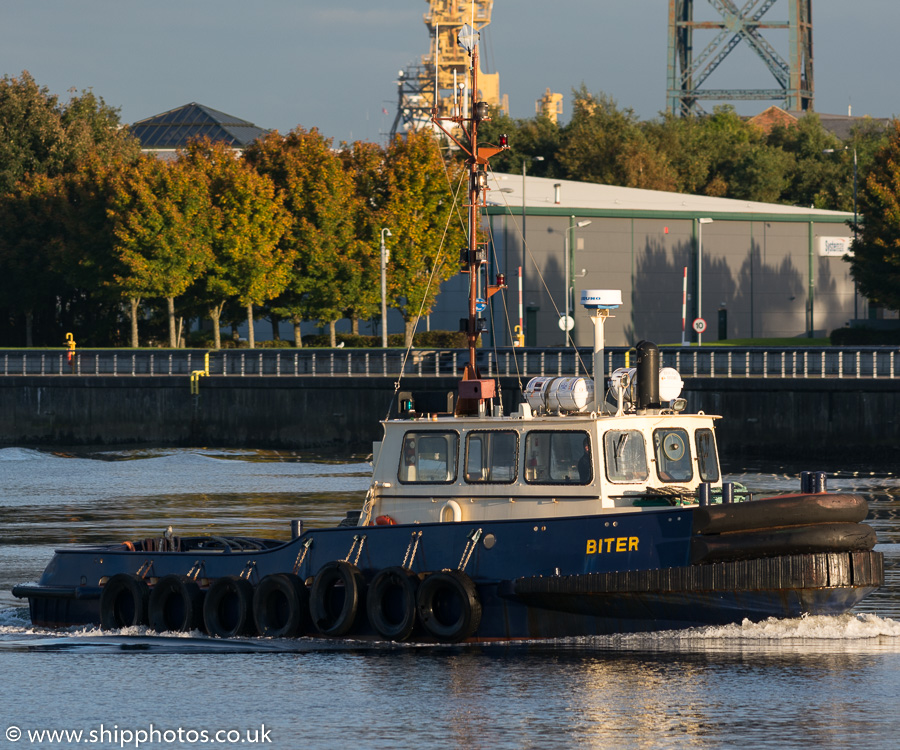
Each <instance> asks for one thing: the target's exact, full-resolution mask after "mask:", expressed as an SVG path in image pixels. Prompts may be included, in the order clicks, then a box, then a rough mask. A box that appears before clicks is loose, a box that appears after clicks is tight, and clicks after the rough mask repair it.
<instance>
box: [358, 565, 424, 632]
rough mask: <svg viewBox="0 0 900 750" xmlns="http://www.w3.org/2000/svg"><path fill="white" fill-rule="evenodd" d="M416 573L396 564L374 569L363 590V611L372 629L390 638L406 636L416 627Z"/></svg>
mask: <svg viewBox="0 0 900 750" xmlns="http://www.w3.org/2000/svg"><path fill="white" fill-rule="evenodd" d="M418 588H419V577H418V576H417V575H416V574H415V573H413V572H412V571H411V570H409V568H403V567H400V566H396V567H391V568H385V569H384V570H381V571H379V572H378V574H377V575H376V576H375V578H373V579H372V582H371V583H370V584H369V589H368V593H367V594H366V613H367V614H368V617H369V624H370V625H371V626H372V628H373V629H374V630H375V632H376V633H378V634H379V635H381V636H382V637H384V638H388V639H390V640H392V641H405V640H407V639H408V638H409V637H410V636H411V635H412V634H413V631H414V630H415V628H416V593H417V591H418Z"/></svg>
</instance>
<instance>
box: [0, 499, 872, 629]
mask: <svg viewBox="0 0 900 750" xmlns="http://www.w3.org/2000/svg"><path fill="white" fill-rule="evenodd" d="M754 506H755V507H754ZM801 507H805V508H806V512H804V513H800V508H801ZM823 508H824V509H823ZM747 511H749V513H748V512H747ZM776 511H778V512H776ZM742 512H743V516H745V517H744V518H735V515H738V516H740V515H741V514H742ZM861 513H862V514H863V515H864V513H865V502H864V501H862V499H861V498H859V497H858V496H855V495H834V494H822V495H796V496H791V497H789V498H772V499H766V500H757V501H753V502H750V503H741V504H735V505H734V506H731V507H729V506H725V505H721V506H710V507H707V508H699V507H693V508H690V507H687V508H686V507H672V508H662V509H659V510H656V511H654V512H647V511H646V510H645V511H643V512H640V513H634V512H623V513H607V514H603V515H594V516H580V517H571V518H554V519H538V520H527V521H524V520H515V521H502V520H498V521H490V522H484V523H480V524H477V525H476V524H472V523H437V524H417V525H393V526H391V525H386V526H365V527H362V526H360V527H357V526H344V527H337V528H332V529H315V530H309V531H307V532H305V533H304V534H302V535H301V536H299V537H297V538H296V539H293V540H291V541H289V542H285V543H278V542H266V543H265V545H270V546H265V545H260V546H261V548H260V549H256V550H253V551H249V552H248V551H246V550H244V551H232V552H229V551H222V550H215V551H209V550H199V549H188V550H186V551H145V550H144V549H140V548H137V549H134V550H131V549H128V546H129V545H112V546H108V547H89V548H85V547H75V548H68V549H60V550H57V552H56V553H55V555H54V557H53V559H52V560H51V562H50V564H49V565H48V566H47V569H46V571H45V572H44V575H43V576H42V578H41V580H40V581H39V582H38V583H37V584H23V585H20V586H17V587H16V588H15V590H14V593H15V594H16V595H17V596H20V597H27V598H28V600H29V604H30V611H31V618H32V622H33V623H34V625H36V626H42V627H71V626H80V625H86V626H90V625H100V624H101V623H102V622H104V615H105V619H106V621H107V622H109V618H110V617H113V618H114V617H115V613H110V612H107V613H103V612H102V611H101V608H102V603H101V595H102V593H103V588H104V586H107V585H109V581H110V580H111V579H113V577H115V576H117V575H125V576H129V577H133V578H135V579H137V580H139V581H143V582H146V589H147V591H148V592H149V591H152V590H153V588H154V587H156V586H158V585H159V582H160V581H163V580H170V579H180V580H186V581H188V582H191V583H193V585H194V586H196V589H197V591H196V596H197V597H198V598H197V599H196V601H194V602H193V604H192V606H193V607H195V609H196V610H197V612H196V613H195V615H194V616H193V619H192V620H189V621H185V620H184V619H183V618H182V619H181V620H179V619H178V617H179V616H181V615H182V614H183V613H182V612H181V609H183V607H184V606H185V605H184V604H182V603H181V602H180V601H176V605H173V604H172V603H171V601H169V602H168V603H167V604H165V605H160V606H164V607H167V608H169V609H172V608H173V606H174V609H175V614H174V615H172V617H174V618H175V619H174V620H164V622H170V623H177V624H178V625H179V626H183V627H175V628H174V629H194V628H199V629H201V630H203V629H206V630H210V628H209V627H206V626H207V625H208V624H209V623H208V622H204V618H203V611H204V609H206V610H210V607H206V608H204V607H203V599H204V598H205V597H209V596H210V591H211V590H212V586H213V584H215V583H216V581H219V580H223V581H224V580H229V579H239V580H240V581H245V582H246V584H241V585H242V586H243V585H246V586H247V587H248V591H249V593H247V592H244V593H243V594H242V595H241V596H238V595H237V594H236V593H235V594H234V595H233V596H231V597H230V598H228V597H227V596H226V597H224V599H225V601H226V602H227V606H228V607H230V608H232V609H233V610H240V609H241V608H243V609H244V610H246V611H244V612H240V611H235V612H233V613H232V614H231V615H230V619H231V620H235V621H237V620H242V621H245V622H249V623H250V626H248V627H245V628H243V629H242V630H241V634H247V635H254V634H258V630H257V631H256V632H255V631H254V628H253V627H252V622H253V612H252V609H253V592H254V590H255V589H257V588H259V587H260V584H261V582H262V581H263V580H264V579H266V578H267V577H269V576H279V575H284V574H285V573H286V572H289V573H290V575H291V576H293V577H294V578H295V580H296V581H297V582H300V583H301V585H302V586H303V588H304V589H305V592H302V595H301V596H300V603H299V604H298V605H297V606H299V607H300V608H301V609H303V610H304V611H303V612H300V613H299V615H298V617H299V621H298V623H299V624H298V627H297V628H296V629H295V631H294V632H293V633H292V634H294V635H320V636H321V635H324V636H329V635H331V636H334V635H339V636H341V637H350V638H375V639H383V638H384V633H385V632H388V633H389V634H392V635H394V636H395V638H394V639H395V640H416V641H451V642H455V641H462V640H466V641H481V640H497V639H536V638H537V639H540V638H558V637H572V636H584V635H600V634H611V633H623V632H636V631H648V630H663V629H679V628H686V627H695V626H704V625H722V624H728V623H739V622H741V621H743V620H745V619H749V620H752V621H761V620H765V619H767V618H769V617H777V618H793V617H799V616H801V615H806V614H809V615H836V614H841V613H843V612H846V611H847V610H849V609H850V608H852V607H853V606H855V605H856V604H857V603H858V602H859V601H861V600H862V599H863V598H864V597H865V596H867V595H868V594H869V593H871V592H872V591H873V590H874V589H876V588H877V587H878V586H880V585H881V584H882V582H883V579H884V572H883V558H882V555H881V553H880V552H875V551H873V550H872V547H873V546H874V543H875V535H874V532H873V531H872V530H871V528H870V527H868V526H866V525H864V524H861V523H859V521H860V520H862V519H861V518H860V517H859V516H860V514H861ZM799 517H802V518H803V520H804V521H805V522H804V523H802V524H798V523H796V520H797V519H798V518H799ZM766 518H768V519H769V520H768V521H766V520H764V519H766ZM816 518H818V519H819V521H818V522H817V523H810V520H811V519H813V520H814V519H816ZM791 522H793V523H791ZM764 524H768V526H765V525H764ZM784 524H788V525H784ZM741 525H742V527H741ZM721 529H727V530H726V531H720V530H721ZM723 540H724V541H723ZM148 541H149V544H148V546H153V544H152V541H150V540H148ZM129 544H130V546H132V547H134V546H137V547H140V546H142V543H140V542H138V543H129ZM754 544H755V545H756V546H757V549H758V552H757V553H756V554H754V552H753V547H754ZM848 547H851V548H852V549H848ZM698 550H700V552H699V553H698ZM735 550H737V551H735ZM404 553H405V556H404ZM698 554H699V555H700V556H701V557H705V559H702V560H700V561H698V560H697V558H698ZM734 558H737V559H734ZM388 569H399V570H401V571H408V575H409V578H410V581H411V584H410V585H411V586H412V587H413V589H414V590H413V591H412V592H411V593H409V592H407V593H408V596H407V597H406V599H404V598H403V591H402V587H400V588H398V586H399V584H398V585H395V586H388V587H387V589H386V590H385V591H384V592H383V593H382V595H381V596H380V597H379V598H378V599H377V600H376V601H374V602H373V601H372V600H371V599H370V600H369V602H368V605H369V606H368V607H367V602H366V593H367V589H368V588H370V587H371V586H372V585H373V582H375V581H376V579H377V578H378V575H379V573H380V572H381V571H385V570H388ZM347 571H352V572H353V574H354V575H355V576H356V578H355V579H353V580H351V579H349V578H347V577H346V576H347V575H349V574H348V572H347ZM450 571H452V572H454V574H455V575H457V577H458V578H460V579H464V581H465V582H468V584H470V585H471V587H472V591H471V592H467V590H466V589H465V585H463V584H457V583H455V582H454V581H453V580H450V581H444V582H443V583H444V585H443V586H442V587H441V586H439V587H438V589H437V592H436V593H434V594H433V598H432V599H430V600H429V601H428V602H425V603H424V604H423V602H422V601H421V597H419V600H418V601H417V600H416V591H415V588H417V587H420V586H421V585H422V583H423V582H424V581H426V580H428V578H429V577H431V576H434V575H435V574H437V573H441V575H443V576H444V577H447V576H448V575H449V572H450ZM323 572H328V573H329V575H330V576H331V579H333V580H332V581H331V582H330V583H329V584H323V585H326V589H324V590H322V587H321V586H320V587H319V589H318V590H317V588H316V579H317V577H319V578H322V577H324V576H323V575H322V574H323ZM321 583H322V582H321V581H320V584H321ZM101 584H102V585H101ZM383 584H384V582H383V581H382V582H379V585H381V588H385V586H384V585H383ZM404 585H405V584H404ZM176 588H177V586H176ZM231 588H233V587H231ZM354 589H356V590H354ZM419 593H421V592H419ZM351 594H352V596H351ZM217 595H218V598H219V599H222V598H223V597H222V595H221V592H217ZM157 598H158V597H157ZM176 600H177V597H176ZM113 606H115V605H113V604H110V603H108V602H107V607H108V608H110V607H113ZM140 606H141V604H140V603H139V604H138V608H140ZM261 606H262V605H260V604H259V602H257V610H258V609H259V608H260V607H261ZM423 607H424V609H423ZM158 608H159V607H158ZM317 608H318V611H319V613H318V615H317V614H316V610H317ZM442 608H443V611H441V610H442ZM351 609H352V610H353V611H350V610H351ZM388 609H392V610H393V614H391V613H388V612H387V611H388ZM367 610H371V611H367ZM472 610H477V611H472ZM323 612H324V614H323ZM386 613H387V614H386ZM257 614H258V612H257ZM149 615H150V613H149V612H146V611H145V612H142V613H140V612H139V613H138V614H137V616H136V619H133V620H128V621H125V622H122V621H121V617H122V615H121V614H119V617H120V620H119V621H116V620H115V619H113V622H120V623H121V624H132V622H133V624H150V621H149V620H150V618H149ZM161 616H162V617H165V615H160V614H159V613H157V615H156V617H157V624H158V623H159V619H158V618H159V617H161ZM211 616H215V617H217V618H219V619H223V618H224V619H225V620H229V617H228V616H227V615H210V614H209V612H207V618H209V617H211ZM126 617H132V618H135V615H132V614H131V613H130V612H127V613H126ZM428 617H431V618H432V621H431V623H430V624H431V627H430V628H429V627H423V620H424V619H427V618H428ZM385 619H387V622H388V625H387V626H385V624H384V623H385ZM404 619H405V620H407V621H410V620H411V622H412V627H410V628H405V627H404V628H399V629H398V630H397V631H396V632H394V630H392V629H391V628H392V625H391V624H392V623H396V622H398V621H400V620H404ZM475 619H477V622H473V620H475ZM373 623H374V625H376V626H380V627H378V628H377V629H376V627H373ZM385 627H387V630H386V629H385ZM398 627H399V626H398ZM213 630H214V631H217V632H214V633H213V634H214V635H222V634H223V633H222V626H221V625H220V624H219V622H218V619H217V620H216V621H215V623H214V626H213ZM407 630H408V632H406V631H407ZM470 631H471V632H470ZM225 634H230V631H229V632H228V633H225ZM235 634H238V633H237V632H235Z"/></svg>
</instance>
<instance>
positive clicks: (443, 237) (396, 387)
mask: <svg viewBox="0 0 900 750" xmlns="http://www.w3.org/2000/svg"><path fill="white" fill-rule="evenodd" d="M448 177H449V175H448ZM466 177H467V175H466V174H465V173H463V174H462V175H461V177H460V180H459V185H457V188H456V193H455V194H454V195H453V205H454V206H456V205H458V201H459V191H460V190H461V189H462V186H463V182H464V180H465V179H466ZM452 220H453V212H452V211H451V212H450V214H449V215H448V216H447V223H446V224H445V225H444V233H443V234H442V235H441V244H440V245H439V246H438V254H437V257H436V258H435V260H434V263H433V264H432V266H431V273H430V274H429V276H428V284H427V285H426V286H425V294H423V295H422V304H421V305H419V312H418V313H417V314H416V322H415V326H414V327H413V339H414V338H415V329H416V328H418V326H419V321H420V320H421V319H422V311H423V310H424V309H425V300H426V299H428V291H429V290H430V289H431V284H432V282H433V281H434V275H435V274H436V273H437V269H438V268H440V266H441V261H442V258H443V255H444V241H445V240H446V239H447V232H449V231H450V222H451V221H452ZM412 348H413V341H412V339H411V340H410V342H409V344H408V345H407V347H406V351H405V352H404V354H403V359H402V360H401V362H400V374H399V375H398V376H397V381H396V382H395V383H394V393H393V395H392V396H391V400H390V402H389V403H388V411H387V415H386V416H385V420H387V419H389V418H390V416H391V409H392V408H393V406H394V399H396V398H397V394H398V393H399V392H400V381H401V380H403V373H404V372H405V371H406V363H407V361H408V360H409V354H410V352H411V351H412Z"/></svg>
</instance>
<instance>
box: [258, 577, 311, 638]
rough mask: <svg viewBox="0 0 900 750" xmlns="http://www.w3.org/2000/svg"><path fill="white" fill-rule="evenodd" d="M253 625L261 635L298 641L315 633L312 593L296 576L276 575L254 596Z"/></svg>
mask: <svg viewBox="0 0 900 750" xmlns="http://www.w3.org/2000/svg"><path fill="white" fill-rule="evenodd" d="M253 622H254V624H255V626H256V632H257V633H258V634H259V635H262V636H267V637H269V638H296V637H297V636H301V635H304V634H305V633H308V632H310V631H311V630H312V623H311V622H310V618H309V589H307V588H306V585H305V584H304V583H303V581H302V579H301V578H300V577H299V576H296V575H294V574H293V573H273V574H272V575H267V576H266V577H265V578H263V579H262V581H260V583H259V586H257V587H256V591H255V592H254V593H253Z"/></svg>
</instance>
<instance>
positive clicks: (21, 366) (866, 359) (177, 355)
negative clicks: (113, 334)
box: [0, 346, 900, 379]
mask: <svg viewBox="0 0 900 750" xmlns="http://www.w3.org/2000/svg"><path fill="white" fill-rule="evenodd" d="M660 354H661V358H662V365H663V366H664V367H674V368H675V369H677V370H678V371H679V372H680V373H681V376H682V377H683V378H691V377H696V378H708V377H716V378H888V379H895V378H898V377H900V349H897V348H892V347H879V346H872V347H857V348H847V347H796V348H788V347H773V348H767V347H721V346H715V347H662V348H661V349H660ZM207 357H208V359H207ZM467 359H468V353H467V352H466V350H463V349H414V350H413V351H411V352H410V354H409V357H407V358H405V352H403V351H402V350H398V349H389V350H381V349H327V350H323V349H310V350H288V349H256V350H219V351H211V352H210V351H207V350H203V349H179V350H171V351H169V350H159V351H151V350H143V351H134V352H116V351H112V350H108V349H105V350H91V349H79V350H78V351H77V352H74V353H71V352H69V351H68V350H51V351H48V350H43V351H34V350H22V349H18V350H5V351H3V350H0V375H3V376H9V375H47V376H60V375H63V376H65V375H82V376H90V375H107V376H108V375H114V376H122V377H129V376H138V375H142V376H178V375H184V376H190V375H191V373H193V372H196V371H198V369H199V368H203V369H204V370H205V371H206V372H208V373H209V375H210V376H211V377H215V376H222V375H228V376H237V377H254V376H276V377H299V376H306V375H316V376H320V377H321V376H335V377H341V376H343V377H346V376H354V377H396V376H399V375H401V368H402V374H403V375H404V376H407V377H410V376H411V377H434V376H454V375H455V374H458V373H460V372H461V371H462V368H463V367H464V365H465V363H466V361H467ZM404 360H405V361H404ZM592 360H593V356H592V352H591V350H590V349H587V348H582V349H579V350H578V351H577V353H576V352H575V351H574V350H572V349H537V348H502V349H497V350H488V349H479V350H478V366H479V369H480V371H481V373H482V376H483V377H494V376H510V377H515V376H517V375H519V376H521V377H522V378H530V377H535V376H539V375H540V376H547V375H549V376H571V375H590V374H591V372H592V364H593V362H592ZM207 362H208V367H204V365H206V363H207ZM633 362H634V353H633V351H630V350H629V349H626V348H624V347H607V349H606V350H605V352H604V367H605V370H606V373H607V375H608V374H609V373H611V372H612V371H613V370H615V369H616V368H619V367H627V366H629V364H633Z"/></svg>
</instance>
